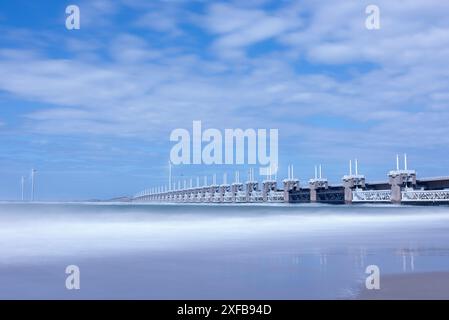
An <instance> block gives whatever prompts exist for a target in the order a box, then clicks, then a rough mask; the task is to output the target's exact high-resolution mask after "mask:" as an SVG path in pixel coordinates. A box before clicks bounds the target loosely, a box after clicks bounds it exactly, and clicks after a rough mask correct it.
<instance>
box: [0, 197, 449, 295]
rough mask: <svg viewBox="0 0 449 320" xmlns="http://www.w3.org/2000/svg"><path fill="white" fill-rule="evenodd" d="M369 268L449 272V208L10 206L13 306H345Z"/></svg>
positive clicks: (0, 265) (0, 280)
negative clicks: (185, 302)
mask: <svg viewBox="0 0 449 320" xmlns="http://www.w3.org/2000/svg"><path fill="white" fill-rule="evenodd" d="M68 265H76V266H78V267H79V270H80V289H79V290H68V289H67V288H66V285H65V283H66V278H67V277H68V275H67V274H66V273H65V270H66V267H67V266H68ZM369 265H376V266H378V267H379V270H380V274H381V277H382V276H384V275H391V274H407V273H416V272H420V273H421V272H436V271H449V207H444V206H441V207H412V206H393V205H353V206H346V205H338V206H333V205H318V204H317V205H312V204H302V205H248V204H242V205H231V204H220V205H213V204H211V205H207V204H198V205H193V204H185V205H182V204H179V205H178V204H168V205H163V204H127V203H1V204H0V298H3V299H5V298H6V299H18V298H21V299H47V298H57V299H91V298H108V299H131V298H133V299H335V298H337V299H345V298H353V297H355V296H356V295H357V293H358V292H359V290H360V288H361V287H362V286H364V283H365V279H366V277H368V274H366V273H365V271H366V268H367V266H369ZM381 279H382V278H381ZM448 289H449V288H448Z"/></svg>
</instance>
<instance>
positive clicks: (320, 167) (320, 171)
mask: <svg viewBox="0 0 449 320" xmlns="http://www.w3.org/2000/svg"><path fill="white" fill-rule="evenodd" d="M320 179H321V164H320Z"/></svg>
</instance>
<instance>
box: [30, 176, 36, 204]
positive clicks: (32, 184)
mask: <svg viewBox="0 0 449 320" xmlns="http://www.w3.org/2000/svg"><path fill="white" fill-rule="evenodd" d="M35 173H36V170H34V169H31V201H34V174H35Z"/></svg>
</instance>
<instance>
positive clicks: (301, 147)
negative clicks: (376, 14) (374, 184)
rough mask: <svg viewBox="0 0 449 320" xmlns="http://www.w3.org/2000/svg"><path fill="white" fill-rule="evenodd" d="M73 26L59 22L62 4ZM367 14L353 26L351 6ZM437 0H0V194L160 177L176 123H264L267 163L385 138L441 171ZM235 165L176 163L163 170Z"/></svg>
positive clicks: (374, 166)
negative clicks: (271, 139) (275, 138)
mask: <svg viewBox="0 0 449 320" xmlns="http://www.w3.org/2000/svg"><path fill="white" fill-rule="evenodd" d="M71 4H75V5H77V6H78V7H79V8H80V23H81V25H80V29H79V30H68V29H67V28H66V26H65V21H66V18H67V14H66V12H65V9H66V7H67V6H68V5H71ZM369 4H375V5H377V6H378V7H379V9H380V29H378V30H368V29H367V28H366V27H365V20H366V18H367V14H366V13H365V9H366V7H367V5H369ZM448 12H449V2H447V1H441V0H427V1H420V0H404V1H389V0H378V1H377V0H375V1H373V0H371V1H363V0H354V1H351V0H342V1H340V0H336V1H316V0H304V1H279V0H278V1H265V0H248V1H200V0H198V1H177V0H172V1H144V0H110V1H108V0H85V1H82V0H75V1H70V2H66V1H49V0H41V1H26V0H16V1H6V0H1V2H0V199H3V200H17V199H19V198H20V196H21V187H20V186H21V185H20V181H21V176H24V177H25V178H26V190H25V192H26V197H29V191H30V190H29V189H30V188H29V184H30V171H31V168H35V169H36V170H37V173H36V198H37V199H38V200H85V199H108V198H112V197H118V196H123V195H133V194H135V193H136V192H138V191H140V190H141V189H143V188H147V187H152V186H157V185H161V184H165V183H166V182H167V175H168V159H169V154H170V149H171V148H172V146H173V145H174V143H173V142H171V141H170V140H169V137H170V133H171V132H172V130H174V129H176V128H185V129H188V130H191V128H192V121H194V120H200V121H202V124H203V127H204V128H217V129H219V130H224V129H226V128H242V129H247V128H254V129H257V128H266V129H270V128H275V129H278V130H279V173H278V178H279V179H281V178H283V177H285V176H286V175H287V165H288V164H294V165H295V175H296V176H297V177H298V178H299V179H300V181H301V184H302V185H303V186H304V185H306V184H307V180H308V179H309V178H311V177H312V175H313V171H314V165H315V164H322V166H323V174H324V176H325V177H327V178H328V179H329V180H330V181H331V182H332V183H340V182H341V177H342V175H343V174H346V173H347V171H348V161H349V159H354V158H357V159H358V160H359V169H360V171H361V173H363V174H365V176H366V178H367V180H368V181H372V180H376V181H378V180H386V174H387V172H388V170H391V169H393V168H394V167H395V157H396V153H400V154H402V153H407V155H408V159H409V168H411V169H415V170H416V171H417V175H418V178H419V177H424V176H425V177H428V176H440V175H449V157H448V155H449V151H448V146H449V129H448V119H449V108H448V101H449V93H448V90H447V89H448V88H449V86H448V84H449V68H447V63H448V61H449V60H448V57H449V19H447V13H448ZM234 170H239V171H240V172H241V173H240V176H241V177H245V175H246V174H245V172H246V170H247V166H244V165H241V166H230V165H228V166H226V165H220V166H219V165H217V166H210V165H179V166H175V167H174V168H173V175H174V179H175V180H177V179H189V178H190V177H196V176H197V175H200V176H204V175H209V176H210V175H211V174H212V173H217V175H218V176H219V178H218V180H219V181H220V179H221V178H220V177H221V175H222V173H223V172H228V173H229V175H231V174H232V172H233V171H234Z"/></svg>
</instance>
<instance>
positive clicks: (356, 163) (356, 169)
mask: <svg viewBox="0 0 449 320" xmlns="http://www.w3.org/2000/svg"><path fill="white" fill-rule="evenodd" d="M358 174H359V162H358V161H357V159H355V175H356V176H357V175H358Z"/></svg>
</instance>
